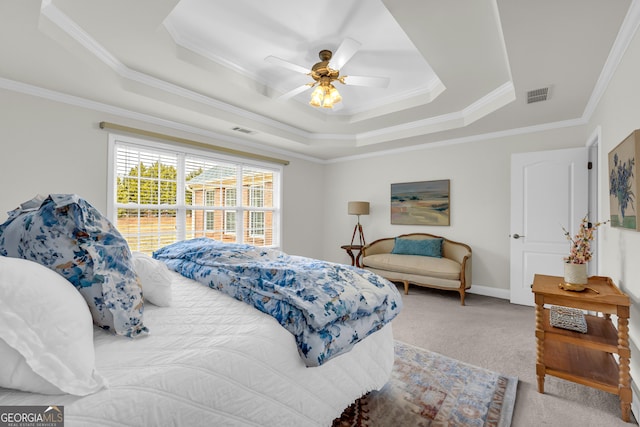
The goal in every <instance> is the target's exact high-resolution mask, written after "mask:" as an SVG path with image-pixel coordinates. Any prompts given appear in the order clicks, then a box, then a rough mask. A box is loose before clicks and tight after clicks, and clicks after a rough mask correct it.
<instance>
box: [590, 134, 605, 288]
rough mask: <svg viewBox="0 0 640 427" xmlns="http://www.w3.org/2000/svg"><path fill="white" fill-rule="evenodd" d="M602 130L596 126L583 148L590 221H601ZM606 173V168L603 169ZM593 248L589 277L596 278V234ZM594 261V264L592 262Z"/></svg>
mask: <svg viewBox="0 0 640 427" xmlns="http://www.w3.org/2000/svg"><path fill="white" fill-rule="evenodd" d="M601 141H602V128H601V127H600V126H596V128H595V129H594V130H593V132H592V133H591V135H590V136H589V138H588V139H587V142H586V144H585V146H586V147H587V156H588V157H587V158H588V161H589V162H591V164H592V168H591V170H590V171H589V185H588V188H587V194H588V197H589V219H590V220H591V221H600V220H601V219H602V203H600V195H601V192H600V182H601V180H600V170H601V165H600V159H602V144H601V143H600V142H601ZM604 170H605V171H606V170H607V168H604ZM593 240H594V241H593V245H592V246H593V247H594V248H595V250H594V251H593V258H592V262H590V263H589V272H588V274H589V275H590V276H597V275H598V273H599V272H600V271H601V265H600V262H601V261H600V257H599V256H598V253H599V252H600V246H601V244H600V239H599V238H598V233H597V232H596V233H594V239H593ZM593 261H595V262H593Z"/></svg>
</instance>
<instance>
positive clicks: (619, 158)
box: [609, 130, 640, 231]
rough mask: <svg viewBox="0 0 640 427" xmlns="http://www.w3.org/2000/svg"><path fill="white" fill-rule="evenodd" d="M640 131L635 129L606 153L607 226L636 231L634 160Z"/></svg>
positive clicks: (639, 146)
mask: <svg viewBox="0 0 640 427" xmlns="http://www.w3.org/2000/svg"><path fill="white" fill-rule="evenodd" d="M639 154H640V130H635V131H633V132H632V133H631V135H629V136H628V137H627V138H625V139H624V141H622V142H621V143H620V144H618V146H617V147H616V148H614V149H613V150H611V152H610V153H609V208H610V212H611V218H610V219H611V226H612V227H621V228H627V229H631V230H636V231H639V230H640V223H639V222H638V188H640V177H639V176H638V170H637V166H636V164H637V162H638V155H639Z"/></svg>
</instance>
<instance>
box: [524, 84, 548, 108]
mask: <svg viewBox="0 0 640 427" xmlns="http://www.w3.org/2000/svg"><path fill="white" fill-rule="evenodd" d="M548 96H549V88H548V87H543V88H542V89H535V90H530V91H529V92H527V104H531V103H533V102H540V101H546V100H547V97H548Z"/></svg>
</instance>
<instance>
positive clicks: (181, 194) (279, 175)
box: [107, 133, 284, 248]
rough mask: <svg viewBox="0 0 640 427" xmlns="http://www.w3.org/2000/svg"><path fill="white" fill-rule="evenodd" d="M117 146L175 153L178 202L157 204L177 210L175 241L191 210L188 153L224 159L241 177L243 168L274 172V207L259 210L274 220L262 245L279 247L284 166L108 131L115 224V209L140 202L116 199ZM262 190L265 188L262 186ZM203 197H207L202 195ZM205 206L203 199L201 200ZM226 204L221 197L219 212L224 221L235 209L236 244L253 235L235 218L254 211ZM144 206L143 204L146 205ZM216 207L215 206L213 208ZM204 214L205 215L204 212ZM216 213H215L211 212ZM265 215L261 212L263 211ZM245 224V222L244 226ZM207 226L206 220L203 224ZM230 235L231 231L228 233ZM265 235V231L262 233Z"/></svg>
mask: <svg viewBox="0 0 640 427" xmlns="http://www.w3.org/2000/svg"><path fill="white" fill-rule="evenodd" d="M119 146H128V147H131V148H133V149H134V150H145V151H149V152H152V153H154V154H163V153H164V154H168V155H176V156H177V159H178V160H177V167H176V169H177V201H176V205H175V206H174V205H160V204H159V205H158V207H159V208H160V209H176V210H177V215H176V228H177V233H176V240H177V241H179V240H184V239H185V238H186V234H187V228H188V226H189V225H188V224H187V220H186V212H187V211H188V210H193V209H194V206H192V205H187V204H186V203H185V202H184V201H185V187H186V185H185V183H186V177H185V159H187V158H189V156H195V157H197V158H200V159H204V160H207V161H212V162H224V163H227V164H230V165H233V166H235V167H237V168H238V175H239V176H240V177H241V176H242V171H243V170H245V169H252V168H258V169H260V170H265V171H268V172H271V173H273V189H272V191H273V196H272V198H273V200H272V205H273V207H267V208H265V207H261V208H260V211H263V212H266V211H271V212H272V213H273V222H272V236H271V242H272V243H271V244H270V245H265V247H273V248H280V246H281V242H282V182H283V172H284V170H283V165H278V164H273V163H269V162H263V161H256V160H252V159H247V158H242V157H236V156H230V155H227V154H222V153H220V152H216V151H213V150H211V151H210V150H203V149H196V148H191V147H185V146H182V145H178V144H168V143H163V142H157V141H149V140H145V139H141V138H136V137H131V136H126V135H120V134H116V133H110V134H109V143H108V171H107V172H108V177H107V179H108V181H107V182H108V185H107V217H108V218H109V219H110V220H111V221H112V222H113V223H114V224H117V216H118V209H137V208H139V207H140V204H136V203H127V204H121V203H118V202H117V179H118V174H117V171H116V167H117V164H118V163H117V159H116V155H117V148H118V147H119ZM237 183H238V185H237V187H236V188H235V190H236V199H237V197H238V196H237V195H238V194H242V189H243V186H242V179H238V180H237ZM263 191H264V187H263ZM205 197H206V196H205ZM262 197H263V199H262V200H263V203H264V194H263V196H262ZM203 202H205V203H204V204H205V205H206V200H203ZM224 205H226V198H224V200H223V207H224V209H223V210H221V212H223V213H225V214H224V215H223V220H224V222H226V211H235V216H236V225H235V230H234V233H235V235H236V242H237V243H245V242H244V238H245V233H246V234H247V235H248V236H249V238H251V237H255V236H253V235H251V234H252V233H251V230H245V229H244V227H245V225H244V224H243V223H242V221H238V218H242V217H243V216H244V212H245V211H249V212H251V211H255V208H254V207H251V206H243V203H239V201H238V200H236V202H235V206H233V207H232V206H229V207H227V206H224ZM145 206H146V205H145ZM197 210H201V211H202V212H207V211H208V210H207V209H203V208H201V207H198V209H197ZM214 210H218V209H214ZM204 215H205V216H206V214H204ZM214 215H215V214H214ZM263 215H264V214H263ZM246 226H247V227H248V224H247V225H246ZM265 226H266V224H263V230H264V231H265V232H266V228H265ZM203 228H205V229H206V221H205V226H204V227H203ZM222 232H224V233H227V231H226V224H225V226H224V227H223V230H222ZM227 234H230V233H227ZM262 237H264V234H263V235H262Z"/></svg>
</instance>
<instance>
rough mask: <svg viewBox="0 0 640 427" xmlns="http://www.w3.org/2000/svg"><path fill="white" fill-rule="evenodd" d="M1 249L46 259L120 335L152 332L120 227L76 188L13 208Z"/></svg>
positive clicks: (1, 231)
mask: <svg viewBox="0 0 640 427" xmlns="http://www.w3.org/2000/svg"><path fill="white" fill-rule="evenodd" d="M0 255H4V256H9V257H14V258H23V259H27V260H30V261H35V262H37V263H39V264H42V265H44V266H45V267H48V268H50V269H52V270H54V271H56V272H57V273H58V274H60V275H62V276H63V277H64V278H66V279H67V280H68V281H70V282H71V283H72V284H73V285H74V286H75V287H76V288H77V289H78V291H80V294H82V296H83V297H84V299H85V300H86V302H87V304H88V305H89V310H90V312H91V316H92V317H93V322H94V323H95V324H96V325H98V326H100V327H101V328H103V329H106V330H109V331H111V332H113V333H115V334H118V335H125V336H128V337H134V336H137V335H139V334H143V333H147V332H148V330H147V328H146V327H145V326H144V324H143V322H142V314H143V308H144V307H143V297H142V287H141V286H140V282H139V279H138V276H137V275H136V273H135V270H134V268H133V261H132V256H131V251H130V250H129V246H128V245H127V242H126V240H125V239H124V238H123V237H122V235H121V234H120V233H119V232H118V230H117V229H116V228H115V227H114V226H113V225H112V224H111V222H109V220H108V219H107V218H105V217H104V216H103V215H102V214H101V213H100V212H99V211H98V210H97V209H95V208H94V207H93V206H91V205H90V204H89V203H88V202H87V201H86V200H84V199H82V198H80V197H79V196H77V195H75V194H51V195H49V197H47V198H46V199H44V200H42V199H38V198H36V199H34V200H30V201H28V202H25V203H23V204H22V205H21V206H20V207H19V208H17V209H15V210H14V211H11V212H9V219H8V220H7V221H6V222H5V223H4V224H2V225H0Z"/></svg>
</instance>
